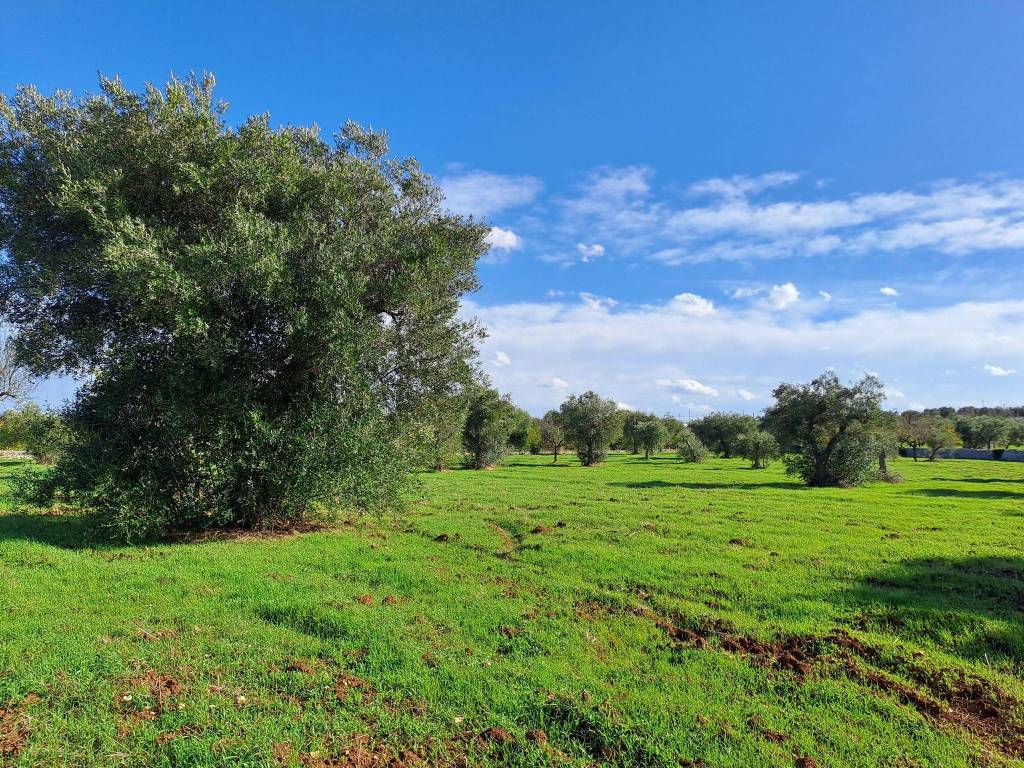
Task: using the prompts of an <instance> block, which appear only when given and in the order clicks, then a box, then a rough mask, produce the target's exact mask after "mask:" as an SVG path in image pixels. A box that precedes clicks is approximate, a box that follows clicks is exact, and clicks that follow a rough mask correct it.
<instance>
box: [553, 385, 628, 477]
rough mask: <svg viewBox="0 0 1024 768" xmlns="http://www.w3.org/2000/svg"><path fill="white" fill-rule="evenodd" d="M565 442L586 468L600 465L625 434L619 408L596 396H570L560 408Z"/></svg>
mask: <svg viewBox="0 0 1024 768" xmlns="http://www.w3.org/2000/svg"><path fill="white" fill-rule="evenodd" d="M559 414H560V417H561V423H562V429H564V430H565V437H566V441H567V442H568V443H569V444H570V445H572V446H573V448H575V449H576V455H577V456H578V457H579V459H580V462H581V463H582V464H583V466H585V467H591V466H594V465H595V464H600V463H601V462H602V461H604V458H605V456H607V455H608V446H609V445H611V444H612V443H613V442H614V441H615V440H616V439H618V437H619V436H620V435H621V434H622V419H621V417H620V415H619V409H618V404H617V403H616V402H615V401H614V400H610V399H608V398H604V397H601V396H600V395H598V394H597V393H596V392H584V393H583V394H582V395H571V396H570V397H569V399H568V400H566V401H565V402H564V403H562V406H561V408H559Z"/></svg>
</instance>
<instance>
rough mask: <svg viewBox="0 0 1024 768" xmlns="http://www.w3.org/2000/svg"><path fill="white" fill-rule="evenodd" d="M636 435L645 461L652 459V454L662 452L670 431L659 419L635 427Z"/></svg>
mask: <svg viewBox="0 0 1024 768" xmlns="http://www.w3.org/2000/svg"><path fill="white" fill-rule="evenodd" d="M634 433H635V435H636V439H637V440H638V441H639V443H640V447H641V448H643V450H644V458H645V459H649V458H651V454H652V453H657V452H658V451H660V450H661V449H662V447H663V446H664V445H665V441H666V440H667V439H668V430H667V429H665V425H664V424H662V423H661V419H658V418H653V419H648V420H647V421H641V422H639V423H638V424H637V425H636V426H635V427H634Z"/></svg>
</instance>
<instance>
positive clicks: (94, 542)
mask: <svg viewBox="0 0 1024 768" xmlns="http://www.w3.org/2000/svg"><path fill="white" fill-rule="evenodd" d="M19 540H20V541H32V542H35V543H37V544H48V545H49V546H51V547H59V548H61V549H109V548H110V547H112V546H114V545H113V544H112V543H111V542H110V541H108V540H105V539H102V538H100V537H99V536H98V535H97V533H96V529H95V527H94V526H93V525H92V523H91V521H90V519H89V518H88V516H86V515H81V514H68V515H47V514H42V513H36V514H32V513H27V512H14V513H10V514H0V541H19Z"/></svg>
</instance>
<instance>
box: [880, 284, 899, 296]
mask: <svg viewBox="0 0 1024 768" xmlns="http://www.w3.org/2000/svg"><path fill="white" fill-rule="evenodd" d="M878 292H879V293H880V294H882V295H883V296H899V295H900V292H899V291H897V290H896V289H895V288H890V287H889V286H885V287H884V288H879V289H878Z"/></svg>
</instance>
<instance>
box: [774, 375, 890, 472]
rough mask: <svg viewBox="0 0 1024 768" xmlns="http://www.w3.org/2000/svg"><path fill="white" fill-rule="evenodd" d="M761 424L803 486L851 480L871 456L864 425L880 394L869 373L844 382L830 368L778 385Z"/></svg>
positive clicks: (874, 413) (868, 466) (867, 467)
mask: <svg viewBox="0 0 1024 768" xmlns="http://www.w3.org/2000/svg"><path fill="white" fill-rule="evenodd" d="M772 394H773V395H774V396H775V403H774V404H773V405H772V406H770V407H769V408H768V410H767V411H765V415H764V425H765V428H766V429H767V430H768V431H769V432H771V433H772V434H774V435H775V437H776V439H777V440H778V441H779V444H780V446H781V447H782V449H783V450H784V451H785V452H786V456H785V459H784V461H785V463H786V469H787V471H789V472H790V473H792V474H795V475H799V476H800V477H801V478H802V479H803V480H804V481H805V482H806V483H807V484H808V485H814V486H846V485H856V484H857V483H860V482H862V481H863V480H864V479H866V478H868V477H870V476H871V474H872V473H873V472H874V462H875V460H876V459H877V454H876V451H875V448H876V443H875V440H874V439H873V436H872V433H871V430H870V427H871V426H872V425H873V424H874V422H875V420H876V419H877V417H878V414H879V406H880V403H881V402H882V400H883V398H884V393H883V391H882V383H881V382H880V381H879V380H878V379H877V378H876V377H875V376H865V377H864V378H863V379H861V380H860V381H858V382H856V383H854V384H851V385H844V384H843V383H842V382H841V381H839V378H838V377H837V376H836V375H835V374H834V373H832V372H828V373H824V374H822V375H821V376H818V377H817V378H816V379H814V380H813V381H811V382H808V383H807V384H780V385H779V386H778V387H776V389H775V391H774V392H773V393H772Z"/></svg>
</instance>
